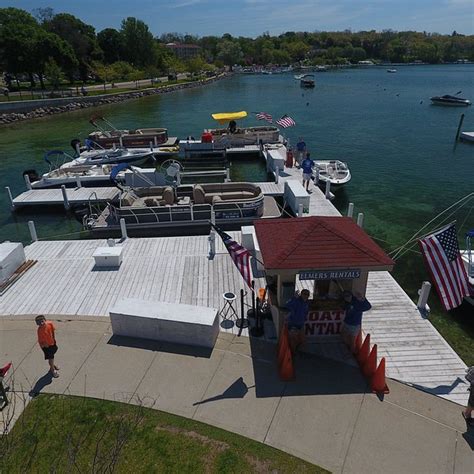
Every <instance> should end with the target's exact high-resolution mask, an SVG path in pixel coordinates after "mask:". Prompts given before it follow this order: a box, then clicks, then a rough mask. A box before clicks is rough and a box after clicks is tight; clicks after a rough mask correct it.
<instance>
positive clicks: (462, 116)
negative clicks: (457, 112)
mask: <svg viewBox="0 0 474 474" xmlns="http://www.w3.org/2000/svg"><path fill="white" fill-rule="evenodd" d="M463 122H464V114H461V117H460V118H459V125H458V131H457V132H456V138H455V139H454V142H455V143H456V142H457V141H458V140H459V134H460V133H461V127H462V123H463Z"/></svg>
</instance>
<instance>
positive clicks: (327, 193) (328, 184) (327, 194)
mask: <svg viewBox="0 0 474 474" xmlns="http://www.w3.org/2000/svg"><path fill="white" fill-rule="evenodd" d="M325 196H326V199H331V182H330V181H326V192H325Z"/></svg>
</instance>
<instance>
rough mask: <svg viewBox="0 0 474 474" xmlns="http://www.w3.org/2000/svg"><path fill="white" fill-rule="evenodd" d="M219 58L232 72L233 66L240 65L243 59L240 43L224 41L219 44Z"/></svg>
mask: <svg viewBox="0 0 474 474" xmlns="http://www.w3.org/2000/svg"><path fill="white" fill-rule="evenodd" d="M224 36H225V35H224ZM217 58H218V59H220V60H221V61H222V62H223V63H224V64H226V65H227V66H229V67H230V70H231V71H232V66H233V65H234V64H237V63H239V62H240V60H241V59H242V58H243V53H242V50H241V49H240V46H239V44H238V43H234V42H233V41H229V40H224V41H223V42H222V43H220V44H219V48H218V53H217Z"/></svg>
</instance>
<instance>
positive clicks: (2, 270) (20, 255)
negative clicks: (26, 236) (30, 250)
mask: <svg viewBox="0 0 474 474" xmlns="http://www.w3.org/2000/svg"><path fill="white" fill-rule="evenodd" d="M25 261H26V257H25V249H24V248H23V245H22V244H21V243H18V242H2V243H1V244H0V284H2V283H4V282H5V281H6V280H8V279H9V278H10V277H11V276H12V275H13V274H14V273H15V271H16V270H17V269H18V268H19V267H20V266H21V265H23V264H24V263H25Z"/></svg>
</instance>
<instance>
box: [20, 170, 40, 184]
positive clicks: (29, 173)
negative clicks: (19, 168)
mask: <svg viewBox="0 0 474 474" xmlns="http://www.w3.org/2000/svg"><path fill="white" fill-rule="evenodd" d="M25 176H28V178H29V179H30V183H34V182H35V181H39V180H40V179H41V178H40V176H39V174H38V173H37V171H36V170H25V171H23V177H25Z"/></svg>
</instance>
